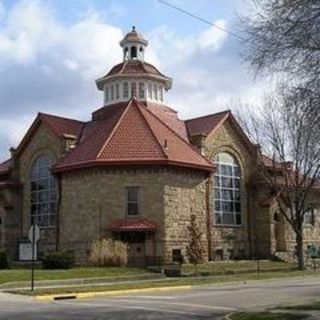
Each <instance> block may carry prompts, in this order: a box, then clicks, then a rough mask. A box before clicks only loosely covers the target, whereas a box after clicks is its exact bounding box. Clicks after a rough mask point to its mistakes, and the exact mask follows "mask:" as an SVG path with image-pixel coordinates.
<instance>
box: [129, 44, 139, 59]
mask: <svg viewBox="0 0 320 320" xmlns="http://www.w3.org/2000/svg"><path fill="white" fill-rule="evenodd" d="M137 56H138V54H137V47H136V46H132V47H131V59H136V58H137Z"/></svg>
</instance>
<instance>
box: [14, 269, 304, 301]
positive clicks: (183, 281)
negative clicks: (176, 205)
mask: <svg viewBox="0 0 320 320" xmlns="http://www.w3.org/2000/svg"><path fill="white" fill-rule="evenodd" d="M306 274H309V273H306V272H301V271H293V272H290V273H288V272H283V271H282V272H265V273H262V274H260V275H257V274H254V273H248V274H239V275H223V276H218V277H217V276H215V277H198V278H195V277H193V278H192V277H189V278H188V277H183V278H179V279H171V280H170V279H167V280H164V281H161V282H160V281H158V282H155V281H152V280H151V281H145V282H142V283H131V284H127V283H126V284H112V285H106V286H94V285H92V286H87V287H83V286H82V287H80V286H79V287H72V288H71V287H70V288H50V289H45V288H39V289H36V290H35V291H34V292H31V291H29V290H25V291H21V290H19V291H11V292H13V293H18V294H27V295H46V294H68V293H80V292H95V291H96V292H99V291H113V290H125V289H143V288H159V287H167V286H184V285H207V284H217V283H223V282H230V281H241V282H243V281H249V280H263V279H272V278H283V277H294V276H303V275H306ZM8 291H9V292H10V290H8Z"/></svg>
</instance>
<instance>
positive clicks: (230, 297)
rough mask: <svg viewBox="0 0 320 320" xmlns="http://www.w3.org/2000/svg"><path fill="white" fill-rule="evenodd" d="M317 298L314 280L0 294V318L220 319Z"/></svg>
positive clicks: (319, 283)
mask: <svg viewBox="0 0 320 320" xmlns="http://www.w3.org/2000/svg"><path fill="white" fill-rule="evenodd" d="M319 296H320V279H319V277H308V278H303V279H302V278H299V279H283V280H280V279H278V280H269V281H260V282H252V283H249V284H244V283H242V284H229V285H219V286H202V287H195V288H192V289H191V290H183V291H182V290H172V291H168V292H161V293H159V292H157V293H154V294H135V295H126V296H117V297H105V298H99V299H82V300H61V301H55V302H38V301H36V300H35V299H33V298H31V297H23V296H14V295H9V294H4V293H0V319H1V320H2V319H6V320H16V319H24V320H40V319H41V320H42V319H47V320H66V319H72V320H73V319H76V320H93V319H94V320H104V319H115V320H117V319H119V320H129V319H155V320H156V319H222V318H223V316H224V315H225V314H227V313H229V312H231V311H234V310H262V309H265V308H272V307H274V306H277V305H285V304H298V303H303V302H307V301H313V300H315V299H317V298H318V297H319Z"/></svg>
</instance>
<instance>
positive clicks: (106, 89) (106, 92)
mask: <svg viewBox="0 0 320 320" xmlns="http://www.w3.org/2000/svg"><path fill="white" fill-rule="evenodd" d="M108 101H109V87H105V88H104V102H108Z"/></svg>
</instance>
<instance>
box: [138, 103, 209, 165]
mask: <svg viewBox="0 0 320 320" xmlns="http://www.w3.org/2000/svg"><path fill="white" fill-rule="evenodd" d="M139 107H140V108H142V107H141V106H140V105H139ZM144 110H146V111H147V112H148V113H149V114H151V115H152V116H153V117H154V118H156V119H157V120H158V121H160V123H161V124H163V125H164V126H165V127H166V128H167V129H168V130H169V131H170V132H171V133H173V134H174V135H175V136H176V137H177V138H178V139H179V140H180V141H182V142H183V143H184V144H185V145H187V146H188V147H189V148H190V149H191V150H192V151H193V152H195V153H196V154H197V155H199V156H200V157H201V158H202V159H204V160H205V161H206V162H207V163H208V164H210V165H212V163H211V162H210V161H209V160H208V159H207V158H205V157H204V156H203V155H202V154H200V153H199V152H197V151H196V150H194V149H193V147H192V145H190V143H188V142H187V141H185V140H184V139H183V138H182V137H180V136H179V135H178V134H177V133H176V132H175V131H174V130H172V129H171V128H170V127H169V126H168V125H167V124H166V123H165V122H163V121H162V120H161V119H160V118H159V117H158V116H156V115H155V114H154V113H153V112H151V111H150V110H148V109H147V108H144Z"/></svg>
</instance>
